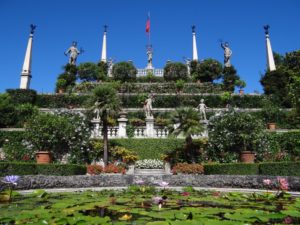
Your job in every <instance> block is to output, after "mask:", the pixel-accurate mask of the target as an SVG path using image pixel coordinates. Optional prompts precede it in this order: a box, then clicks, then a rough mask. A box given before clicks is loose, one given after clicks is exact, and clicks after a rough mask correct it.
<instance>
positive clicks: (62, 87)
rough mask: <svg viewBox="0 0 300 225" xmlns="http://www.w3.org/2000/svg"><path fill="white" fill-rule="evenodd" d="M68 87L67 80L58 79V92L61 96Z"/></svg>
mask: <svg viewBox="0 0 300 225" xmlns="http://www.w3.org/2000/svg"><path fill="white" fill-rule="evenodd" d="M66 87H67V81H66V80H65V79H62V78H60V79H58V80H57V81H56V91H57V92H58V93H59V94H62V93H64V92H65V91H66Z"/></svg>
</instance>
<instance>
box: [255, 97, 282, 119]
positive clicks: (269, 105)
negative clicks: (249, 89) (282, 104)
mask: <svg viewBox="0 0 300 225" xmlns="http://www.w3.org/2000/svg"><path fill="white" fill-rule="evenodd" d="M260 114H261V115H262V118H263V119H264V121H265V122H266V123H276V121H278V119H279V116H280V114H281V113H280V109H279V107H278V106H277V105H276V104H274V102H273V101H271V100H270V99H269V98H265V99H263V107H262V110H261V112H260Z"/></svg>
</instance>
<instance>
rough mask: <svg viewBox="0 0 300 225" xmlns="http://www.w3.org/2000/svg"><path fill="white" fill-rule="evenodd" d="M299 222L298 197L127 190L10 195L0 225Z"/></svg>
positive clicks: (1, 206) (142, 188)
mask: <svg viewBox="0 0 300 225" xmlns="http://www.w3.org/2000/svg"><path fill="white" fill-rule="evenodd" d="M29 223H30V224H115V225H118V224H119V225H121V224H148V225H154V224H158V225H163V224H166V225H167V224H172V225H173V224H174V225H180V224H182V225H188V224H195V225H202V224H204V225H217V224H221V225H227V224H233V225H239V224H266V225H269V224H300V198H296V197H292V196H290V195H289V194H286V193H279V194H277V195H276V194H270V193H263V194H255V193H254V194H243V193H220V192H211V191H210V192H208V191H195V190H194V189H193V188H190V187H187V188H184V190H183V191H180V192H179V191H175V190H170V189H166V190H164V189H160V190H158V189H155V188H154V187H147V186H130V187H129V188H128V189H126V190H123V191H113V190H104V191H84V192H75V193H46V192H45V191H43V190H37V191H35V192H34V193H32V194H29V195H19V194H17V193H14V194H13V199H12V201H11V202H2V203H0V224H29Z"/></svg>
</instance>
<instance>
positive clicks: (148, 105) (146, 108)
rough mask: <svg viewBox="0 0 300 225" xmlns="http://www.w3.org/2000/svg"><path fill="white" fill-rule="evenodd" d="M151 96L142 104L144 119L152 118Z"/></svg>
mask: <svg viewBox="0 0 300 225" xmlns="http://www.w3.org/2000/svg"><path fill="white" fill-rule="evenodd" d="M153 101H154V100H153V95H149V96H148V98H147V99H146V100H145V103H144V111H145V116H146V118H149V117H153V112H152V102H153Z"/></svg>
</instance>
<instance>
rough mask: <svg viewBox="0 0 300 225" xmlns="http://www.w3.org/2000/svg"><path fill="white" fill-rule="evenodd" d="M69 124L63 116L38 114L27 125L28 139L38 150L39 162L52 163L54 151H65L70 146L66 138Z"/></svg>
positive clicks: (26, 133)
mask: <svg viewBox="0 0 300 225" xmlns="http://www.w3.org/2000/svg"><path fill="white" fill-rule="evenodd" d="M68 127H69V124H68V122H67V120H66V119H65V118H63V117H60V116H56V115H53V114H46V113H45V114H43V113H41V114H38V115H36V116H35V117H33V118H31V119H30V120H29V121H28V123H27V125H26V127H25V128H26V132H25V135H26V141H28V142H29V144H30V145H31V146H32V148H33V149H34V150H35V151H36V160H37V163H42V164H46V163H50V162H51V161H52V157H53V153H63V151H64V150H65V149H66V147H67V146H68V143H67V140H68V138H66V135H67V129H68Z"/></svg>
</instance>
